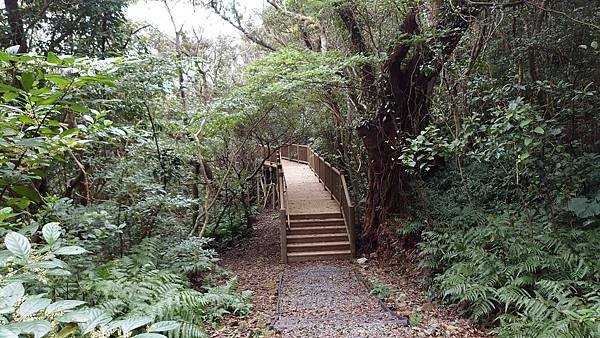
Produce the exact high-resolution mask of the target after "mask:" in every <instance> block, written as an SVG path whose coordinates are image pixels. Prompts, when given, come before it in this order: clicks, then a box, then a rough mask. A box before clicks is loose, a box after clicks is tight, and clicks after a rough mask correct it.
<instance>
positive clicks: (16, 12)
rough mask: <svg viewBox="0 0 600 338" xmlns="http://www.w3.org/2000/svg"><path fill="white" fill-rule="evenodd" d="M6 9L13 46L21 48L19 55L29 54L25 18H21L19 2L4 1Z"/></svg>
mask: <svg viewBox="0 0 600 338" xmlns="http://www.w3.org/2000/svg"><path fill="white" fill-rule="evenodd" d="M4 8H5V9H6V15H7V17H8V25H9V26H10V33H11V41H12V43H13V45H15V46H16V45H18V46H19V50H18V53H19V54H23V53H27V52H28V51H29V48H28V47H27V37H26V36H25V27H24V25H23V18H22V17H21V10H20V9H19V1H18V0H4Z"/></svg>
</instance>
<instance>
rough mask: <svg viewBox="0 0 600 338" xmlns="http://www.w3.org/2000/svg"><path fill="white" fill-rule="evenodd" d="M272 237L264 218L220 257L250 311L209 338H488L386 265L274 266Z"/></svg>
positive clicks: (270, 217) (275, 225) (272, 218)
mask: <svg viewBox="0 0 600 338" xmlns="http://www.w3.org/2000/svg"><path fill="white" fill-rule="evenodd" d="M278 229H279V220H278V218H277V214H276V213H263V214H261V215H259V217H258V220H257V223H256V225H255V226H254V231H253V236H252V237H248V238H246V239H244V240H242V241H240V242H238V243H237V245H235V246H234V247H232V248H230V249H229V250H228V251H226V252H223V253H222V254H221V256H220V257H221V262H220V265H221V266H222V267H224V268H225V269H227V270H229V271H231V272H233V273H234V274H236V275H237V276H238V280H239V289H240V291H241V290H250V291H252V292H253V293H254V299H253V303H254V309H253V311H252V312H251V314H250V315H249V316H248V317H246V318H242V319H240V318H236V317H230V318H227V319H226V320H225V321H224V322H223V323H222V326H221V327H219V328H215V329H214V330H212V332H210V336H211V337H298V338H308V337H315V338H317V337H318V338H322V337H326V338H337V337H352V338H355V337H356V338H359V337H360V338H363V337H364V338H366V337H372V338H379V337H386V338H387V337H436V338H437V337H456V338H459V337H461V338H463V337H465V338H481V337H490V335H489V334H487V332H485V331H483V330H481V329H480V328H478V327H477V326H475V325H473V324H472V323H470V322H469V321H468V320H465V319H463V318H460V316H458V315H457V314H456V313H455V312H453V311H451V310H449V309H448V308H446V307H443V306H439V305H438V304H434V303H431V302H428V301H427V300H426V299H425V297H424V295H423V292H422V291H421V289H420V288H419V285H418V283H417V281H418V280H419V279H420V278H419V277H418V276H416V275H413V274H409V273H407V272H401V270H402V269H400V266H395V267H393V266H390V264H393V263H392V262H389V261H386V262H373V261H369V262H368V263H367V264H365V265H363V266H361V267H359V266H358V265H357V264H355V263H351V262H343V261H338V262H304V263H296V264H290V265H288V266H284V265H282V264H280V263H279V232H278ZM280 279H281V281H282V283H281V287H280V288H279V291H280V297H279V305H278V297H277V292H278V284H279V282H280ZM361 279H362V280H364V281H367V282H368V284H370V285H372V286H375V285H376V286H377V288H378V289H385V290H386V295H385V297H384V298H385V299H384V300H385V303H386V304H388V305H389V307H390V308H392V310H393V312H394V313H395V314H396V315H398V317H403V316H406V317H410V319H411V321H412V323H410V324H411V325H410V326H403V325H402V324H404V323H403V321H402V320H401V319H399V318H398V317H396V316H395V315H393V314H392V313H389V312H387V311H385V310H384V309H383V308H381V307H380V304H379V302H378V301H377V299H376V298H375V297H374V296H373V295H370V293H369V291H368V289H366V287H365V285H364V284H363V282H362V281H361ZM276 309H278V310H279V311H276ZM271 326H273V327H274V328H275V329H277V330H278V331H279V332H275V331H273V330H271V329H270V327H271Z"/></svg>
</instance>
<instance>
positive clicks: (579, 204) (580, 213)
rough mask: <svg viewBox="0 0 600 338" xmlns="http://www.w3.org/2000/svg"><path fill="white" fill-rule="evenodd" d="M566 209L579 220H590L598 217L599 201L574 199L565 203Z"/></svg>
mask: <svg viewBox="0 0 600 338" xmlns="http://www.w3.org/2000/svg"><path fill="white" fill-rule="evenodd" d="M567 209H568V210H569V211H571V212H573V213H574V214H575V216H577V217H579V218H591V217H595V216H597V215H600V201H598V200H597V199H591V200H590V199H587V198H585V197H574V198H572V199H571V200H570V201H569V203H567Z"/></svg>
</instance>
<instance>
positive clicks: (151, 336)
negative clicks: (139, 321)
mask: <svg viewBox="0 0 600 338" xmlns="http://www.w3.org/2000/svg"><path fill="white" fill-rule="evenodd" d="M133 338H167V336H165V335H162V334H160V333H140V334H137V335H135V336H133Z"/></svg>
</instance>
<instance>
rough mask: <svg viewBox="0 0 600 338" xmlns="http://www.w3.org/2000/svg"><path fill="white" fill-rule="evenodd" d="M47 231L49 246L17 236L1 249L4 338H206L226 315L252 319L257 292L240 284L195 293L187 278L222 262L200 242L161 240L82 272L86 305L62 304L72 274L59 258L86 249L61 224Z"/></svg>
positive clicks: (1, 329)
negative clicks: (240, 289) (68, 239)
mask: <svg viewBox="0 0 600 338" xmlns="http://www.w3.org/2000/svg"><path fill="white" fill-rule="evenodd" d="M41 233H42V236H43V238H44V241H45V243H44V244H32V243H31V242H30V241H29V239H28V238H27V237H25V236H23V235H22V234H19V233H16V232H10V233H8V234H7V235H6V236H5V238H4V245H5V247H6V250H4V251H0V272H1V273H2V274H1V275H0V313H2V315H0V325H1V326H0V336H2V337H17V336H18V335H20V334H32V335H34V336H35V337H45V336H47V335H48V334H52V335H54V336H56V337H68V336H71V335H74V334H78V335H79V336H90V335H94V334H99V335H100V336H103V337H109V336H110V337H112V336H118V337H121V336H122V337H130V336H131V335H132V334H133V333H134V332H135V333H138V334H137V335H135V337H140V338H142V337H164V335H162V334H159V333H157V332H166V331H168V332H169V333H168V334H169V336H170V337H204V336H205V333H204V328H203V327H204V325H205V323H214V322H215V321H217V320H219V319H220V318H221V317H222V316H223V315H224V314H226V313H233V314H237V315H245V314H247V313H248V312H249V310H250V305H249V303H248V301H249V297H250V294H249V293H247V292H244V293H242V294H236V291H235V289H236V282H235V279H231V280H229V281H228V282H227V283H225V284H224V285H221V286H206V288H205V290H204V291H203V292H202V291H197V290H194V289H192V288H191V286H190V284H189V281H188V280H187V278H185V273H197V272H200V271H206V270H210V269H213V268H215V262H216V258H215V252H214V251H212V250H206V249H203V247H202V246H203V245H204V244H205V243H206V240H196V239H189V240H186V241H184V242H182V243H181V244H180V245H178V246H175V247H174V248H173V249H166V248H165V247H164V246H163V245H161V243H162V242H161V241H160V240H159V239H146V240H145V241H144V242H143V243H141V244H140V245H138V246H136V247H135V248H134V249H133V250H132V252H131V253H130V254H129V255H127V256H125V257H123V258H120V259H116V260H113V261H111V262H109V263H107V264H106V265H104V266H101V267H99V268H97V269H95V270H92V271H90V272H89V274H88V275H83V276H82V275H81V273H80V276H79V277H80V278H82V279H81V280H79V282H78V283H79V284H80V285H79V288H78V290H80V291H78V292H75V294H77V293H79V294H78V296H79V297H77V298H78V299H84V300H85V301H82V300H71V299H62V298H61V295H62V294H64V293H69V291H68V285H69V283H67V284H66V285H67V290H65V288H64V285H63V284H62V283H58V281H59V280H58V278H64V277H65V276H69V275H71V273H70V272H69V270H68V269H67V265H66V263H65V262H64V261H62V260H61V259H59V257H64V256H73V255H81V254H83V253H85V252H86V250H85V249H83V248H82V247H79V246H64V245H63V241H62V240H61V239H60V237H61V235H62V229H61V227H60V226H59V225H58V224H57V223H48V224H46V225H45V226H44V227H43V228H42V231H41ZM163 258H164V259H163ZM187 266H189V267H191V268H188V267H187ZM182 273H183V275H182ZM71 293H73V292H71ZM86 304H87V306H86ZM89 305H92V306H93V307H89ZM142 328H143V330H142ZM142 331H146V333H143V332H142Z"/></svg>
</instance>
